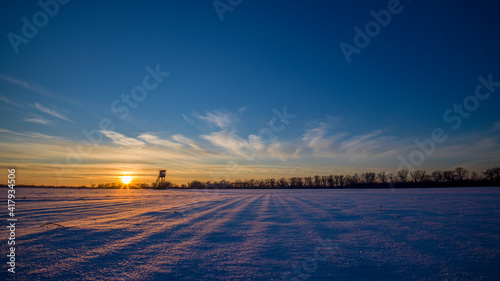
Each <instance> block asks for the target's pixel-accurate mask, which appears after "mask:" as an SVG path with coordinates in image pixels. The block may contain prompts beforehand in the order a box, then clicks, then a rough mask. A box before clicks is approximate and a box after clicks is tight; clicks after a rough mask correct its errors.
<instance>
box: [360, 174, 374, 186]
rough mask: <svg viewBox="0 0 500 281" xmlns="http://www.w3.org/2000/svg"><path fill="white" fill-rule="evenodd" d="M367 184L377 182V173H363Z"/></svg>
mask: <svg viewBox="0 0 500 281" xmlns="http://www.w3.org/2000/svg"><path fill="white" fill-rule="evenodd" d="M361 176H362V177H363V178H364V180H365V182H366V183H367V184H373V183H374V182H375V173H371V172H367V173H364V174H362V175H361Z"/></svg>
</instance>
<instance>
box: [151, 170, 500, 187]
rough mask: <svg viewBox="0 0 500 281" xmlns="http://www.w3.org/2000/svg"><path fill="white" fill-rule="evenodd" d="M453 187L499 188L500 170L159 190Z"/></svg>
mask: <svg viewBox="0 0 500 281" xmlns="http://www.w3.org/2000/svg"><path fill="white" fill-rule="evenodd" d="M452 186H457V187H460V186H500V167H494V168H491V169H486V170H485V171H484V172H482V173H477V172H474V171H473V172H470V171H469V170H467V169H464V168H462V167H457V168H455V169H454V170H445V171H441V170H436V171H433V172H427V171H424V170H415V171H408V170H404V169H403V170H399V171H397V172H396V173H392V172H379V173H373V172H366V173H361V174H358V173H355V174H353V175H322V176H320V175H315V176H312V177H289V178H285V177H282V178H279V179H275V178H269V179H246V180H234V181H227V180H221V181H214V182H211V181H207V182H201V181H198V180H193V181H191V182H190V183H188V184H187V185H184V184H183V185H181V186H177V185H174V184H172V183H169V182H167V183H166V184H165V186H162V187H160V188H187V189H225V188H235V189H255V188H262V189H264V188H390V187H393V188H408V187H452Z"/></svg>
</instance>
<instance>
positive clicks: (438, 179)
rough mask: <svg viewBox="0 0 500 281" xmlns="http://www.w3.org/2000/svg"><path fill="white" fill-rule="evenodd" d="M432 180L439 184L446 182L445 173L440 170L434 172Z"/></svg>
mask: <svg viewBox="0 0 500 281" xmlns="http://www.w3.org/2000/svg"><path fill="white" fill-rule="evenodd" d="M431 178H432V180H433V181H434V182H438V183H439V182H443V181H444V176H443V172H441V171H440V170H437V171H434V172H432V175H431Z"/></svg>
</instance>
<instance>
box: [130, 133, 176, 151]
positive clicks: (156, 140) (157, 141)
mask: <svg viewBox="0 0 500 281" xmlns="http://www.w3.org/2000/svg"><path fill="white" fill-rule="evenodd" d="M137 138H138V139H141V140H143V141H145V142H147V143H150V144H156V145H161V146H166V147H171V148H176V149H180V148H182V145H181V144H179V143H176V142H173V141H169V140H165V139H160V138H159V137H157V136H155V135H152V134H149V133H144V134H141V135H139V136H138V137H137Z"/></svg>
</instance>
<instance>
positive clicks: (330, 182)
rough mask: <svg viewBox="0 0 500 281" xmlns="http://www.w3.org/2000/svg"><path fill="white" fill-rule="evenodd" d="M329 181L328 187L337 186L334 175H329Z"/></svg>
mask: <svg viewBox="0 0 500 281" xmlns="http://www.w3.org/2000/svg"><path fill="white" fill-rule="evenodd" d="M327 182H328V187H334V186H335V178H334V177H333V175H329V176H328V178H327Z"/></svg>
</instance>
